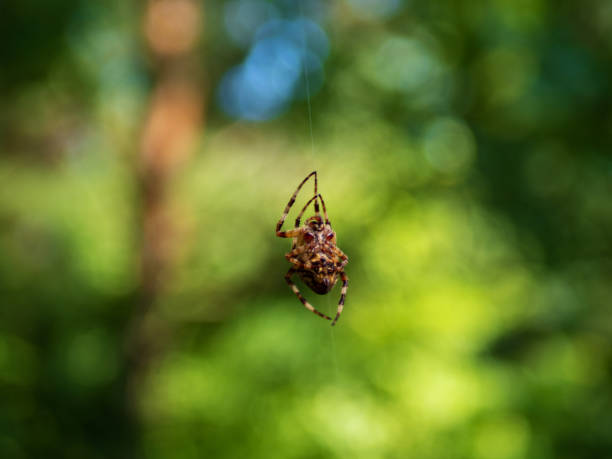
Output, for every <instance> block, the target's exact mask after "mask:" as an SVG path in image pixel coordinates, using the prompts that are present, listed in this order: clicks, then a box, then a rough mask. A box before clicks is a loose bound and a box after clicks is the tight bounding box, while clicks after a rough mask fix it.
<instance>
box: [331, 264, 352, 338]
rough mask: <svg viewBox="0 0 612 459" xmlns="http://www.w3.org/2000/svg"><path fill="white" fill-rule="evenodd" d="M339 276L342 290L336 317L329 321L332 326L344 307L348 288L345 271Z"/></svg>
mask: <svg viewBox="0 0 612 459" xmlns="http://www.w3.org/2000/svg"><path fill="white" fill-rule="evenodd" d="M340 277H341V279H342V292H341V293H340V301H339V302H338V311H337V312H336V317H334V320H333V322H332V323H331V324H332V327H333V326H334V325H335V324H336V322H337V321H338V318H339V317H340V314H342V309H344V298H346V291H347V290H348V277H347V276H346V273H345V272H344V271H342V272H341V273H340Z"/></svg>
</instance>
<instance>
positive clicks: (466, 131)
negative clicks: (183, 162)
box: [0, 0, 612, 459]
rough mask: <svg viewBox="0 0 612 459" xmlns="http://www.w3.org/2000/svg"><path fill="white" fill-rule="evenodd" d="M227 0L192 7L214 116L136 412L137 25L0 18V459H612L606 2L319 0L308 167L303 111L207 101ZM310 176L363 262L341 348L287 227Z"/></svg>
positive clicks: (71, 12) (140, 67)
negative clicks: (293, 280)
mask: <svg viewBox="0 0 612 459" xmlns="http://www.w3.org/2000/svg"><path fill="white" fill-rule="evenodd" d="M225 3H227V2H205V3H204V4H203V5H204V15H205V19H204V24H205V33H204V39H203V43H202V45H201V49H200V51H199V53H200V54H199V57H200V59H201V62H202V64H203V67H204V68H205V69H206V80H207V82H208V84H209V92H210V94H211V95H210V97H208V98H207V106H206V111H207V113H208V119H207V124H206V126H204V127H203V128H202V133H201V142H200V144H199V147H198V151H197V154H196V155H195V156H194V157H193V158H192V159H191V160H190V161H189V163H188V165H187V166H186V167H184V168H183V169H181V171H179V172H178V174H177V176H175V178H174V180H173V182H172V188H171V196H172V199H171V201H172V203H171V210H170V212H171V215H172V217H173V218H172V220H173V222H174V225H175V226H176V228H177V234H180V239H179V240H177V241H176V242H175V243H173V250H174V251H175V254H174V255H175V256H174V260H175V261H174V263H173V266H172V269H170V270H169V273H168V277H167V279H166V280H165V283H164V288H163V290H162V293H161V295H160V297H159V298H158V299H157V303H156V308H155V310H154V313H153V315H152V317H151V319H150V320H151V321H152V322H153V324H154V326H153V329H154V330H158V331H159V335H155V337H154V341H156V342H158V345H159V348H160V352H159V353H158V354H157V355H156V358H155V360H154V362H153V364H152V368H151V369H150V371H149V372H148V374H147V376H146V378H145V379H144V381H141V387H138V388H137V391H136V393H137V394H138V395H137V397H136V400H130V399H129V398H130V394H131V392H130V391H129V390H128V382H129V381H128V380H129V374H130V372H131V371H132V370H131V368H130V365H131V363H130V360H129V359H128V358H126V355H127V351H126V346H128V345H129V343H127V342H126V341H127V338H126V337H127V336H128V334H129V330H130V321H131V318H132V316H133V311H134V305H135V303H136V301H137V297H138V295H139V288H140V287H139V285H140V284H139V273H138V264H139V258H140V255H139V253H138V251H139V245H138V242H137V241H138V237H139V236H138V231H139V228H138V223H137V222H138V215H139V212H140V210H139V205H140V204H139V200H138V197H137V193H136V191H135V189H136V185H135V183H136V181H137V178H136V172H135V168H134V162H135V160H134V158H135V157H136V155H137V151H138V142H139V140H138V139H139V135H140V129H141V126H142V123H143V118H144V115H145V112H146V104H147V97H148V94H149V92H150V87H151V80H152V76H151V70H150V68H149V67H148V63H147V56H146V52H145V51H144V46H143V44H142V38H141V36H140V34H141V15H142V11H141V10H139V6H138V5H135V4H131V2H125V3H124V2H119V1H117V0H113V1H110V0H109V1H105V2H85V1H78V0H53V1H47V2H35V1H24V2H9V4H8V5H5V8H4V12H3V14H2V15H1V19H0V40H1V42H2V46H1V48H0V49H2V53H1V54H0V59H1V61H2V63H3V71H2V72H0V88H1V90H2V94H3V104H2V107H0V120H1V124H0V179H1V180H2V184H3V186H2V188H0V253H1V254H2V256H1V257H0V296H1V298H2V300H1V302H2V304H3V306H2V308H0V317H1V319H0V388H1V391H0V406H1V407H2V409H1V410H0V457H3V458H23V457H75V458H76V457H91V458H97V457H100V458H102V457H147V458H152V459H157V458H160V459H161V458H170V457H171V458H177V459H181V458H185V459H187V458H201V457H215V458H235V457H249V458H256V457H282V458H304V459H305V458H329V457H344V458H368V459H370V458H400V457H401V458H405V457H415V458H442V457H444V458H477V459H518V458H536V459H549V458H550V459H552V458H555V459H558V458H576V457H580V458H598V459H599V458H604V457H610V456H611V455H612V346H611V342H610V338H611V336H612V321H611V318H610V298H612V286H611V285H612V284H611V283H610V278H611V277H610V276H611V275H612V261H611V260H612V258H611V256H612V250H611V249H612V239H611V237H612V236H611V235H612V207H611V206H610V202H609V201H610V196H611V195H612V159H611V157H610V151H611V147H612V138H611V136H612V130H611V129H610V127H611V126H612V112H611V110H610V103H611V101H612V97H611V96H612V94H611V89H612V59H611V57H612V33H611V31H612V8H611V7H610V4H609V2H607V1H605V0H589V1H586V2H575V1H568V0H562V1H552V0H537V1H532V2H517V1H514V2H513V1H508V0H495V1H487V2H485V1H476V2H467V1H466V2H455V1H449V0H444V1H437V2H427V1H412V2H408V1H406V2H401V1H397V2H383V3H384V5H386V6H384V5H383V3H381V4H379V7H376V8H374V7H372V4H369V3H368V2H367V1H351V2H349V1H340V0H338V1H334V2H329V3H327V2H321V3H317V2H310V3H308V4H307V7H308V6H312V8H313V11H316V12H318V13H317V14H319V16H316V17H317V18H318V21H319V23H320V24H321V26H322V28H323V29H324V30H325V31H326V33H327V34H328V38H329V42H330V47H331V54H330V57H329V59H328V61H327V62H326V64H325V84H324V85H323V87H322V89H321V91H320V92H319V93H318V94H317V95H316V96H315V97H313V99H312V115H313V132H314V145H315V146H314V149H311V146H310V137H309V125H308V116H307V113H308V112H307V110H308V108H307V106H306V103H305V102H299V103H295V104H294V105H293V106H292V107H291V108H290V110H289V111H288V112H287V113H285V114H284V115H283V116H280V117H279V118H277V119H275V120H272V121H268V122H266V123H259V124H257V123H245V122H240V121H234V120H231V119H229V118H227V117H226V116H224V115H223V114H222V113H221V112H220V111H219V110H218V109H217V108H216V105H215V102H214V101H215V98H214V96H213V94H214V91H215V88H216V84H218V82H219V80H220V79H221V77H222V75H223V74H224V72H226V71H227V70H228V69H229V68H230V67H231V66H232V65H236V63H237V62H239V60H240V59H242V58H243V55H244V50H242V49H241V48H240V47H239V46H237V45H234V44H232V42H231V41H230V40H229V39H228V35H227V31H226V30H225V29H224V28H223V14H224V11H225V10H224V8H225V7H226V5H225ZM276 3H277V4H278V5H280V6H279V8H280V7H281V6H282V5H285V4H287V3H290V2H276ZM128 4H129V6H128ZM278 5H277V6H278ZM368 5H369V6H368ZM380 5H383V6H384V8H383V7H382V6H380ZM393 5H395V6H393ZM372 8H374V9H372ZM310 12H311V10H310V9H309V8H305V9H304V14H310ZM313 169H317V170H318V171H319V180H320V181H319V184H320V188H321V192H322V193H323V194H324V196H325V200H326V203H327V206H328V209H329V212H330V218H331V220H332V224H333V225H334V228H335V229H336V231H337V234H338V241H339V246H340V247H341V248H342V249H343V250H344V251H345V252H346V253H347V254H348V256H349V258H350V263H349V265H348V267H347V273H348V275H349V277H350V285H349V291H348V296H347V301H346V307H345V310H344V313H343V315H342V317H341V319H340V321H339V323H338V325H337V327H335V328H334V329H330V327H329V323H326V322H324V321H322V320H320V319H319V318H317V317H315V316H314V315H312V314H310V313H308V312H307V311H306V310H304V308H302V307H301V305H300V303H299V301H298V300H297V299H296V298H295V296H294V295H293V294H292V292H291V291H290V289H288V288H287V286H286V284H285V283H284V280H283V275H284V273H285V272H286V270H287V268H288V265H287V263H286V261H285V260H284V258H283V253H285V252H286V251H287V250H288V247H289V243H288V241H286V240H281V239H277V238H275V237H274V233H273V229H274V225H275V223H276V221H277V219H278V218H279V217H280V215H281V212H282V209H283V207H284V205H285V204H286V202H287V200H288V199H289V196H290V194H291V193H292V192H293V190H294V188H295V186H296V185H297V184H298V183H299V181H300V180H301V179H302V178H303V177H304V176H305V175H306V174H307V173H308V172H310V171H311V170H313ZM305 199H306V197H305V196H302V197H301V200H300V201H298V203H297V205H298V206H299V207H301V205H302V204H300V203H304V202H305ZM289 221H291V218H290V219H289ZM302 288H303V289H304V290H305V288H304V287H302ZM305 294H306V296H307V298H309V299H310V300H311V301H312V302H313V304H314V305H315V306H316V307H319V308H321V309H322V310H324V311H327V312H330V311H334V310H335V307H336V301H337V297H338V294H339V292H338V291H334V293H333V294H332V295H329V296H316V295H314V294H313V293H312V292H308V291H306V290H305ZM132 397H133V394H132ZM132 403H133V404H135V405H136V412H137V413H138V415H137V416H134V414H133V409H131V407H130V405H131V404H132Z"/></svg>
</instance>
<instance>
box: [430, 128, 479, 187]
mask: <svg viewBox="0 0 612 459" xmlns="http://www.w3.org/2000/svg"><path fill="white" fill-rule="evenodd" d="M423 151H424V153H425V157H426V158H427V161H428V162H429V163H430V164H431V165H432V166H433V167H434V168H435V169H437V170H438V171H439V172H442V173H445V174H449V175H458V174H461V173H463V172H465V171H466V170H467V169H468V168H469V167H470V165H471V163H472V161H473V160H474V157H475V155H476V142H475V140H474V136H473V134H472V131H471V130H470V128H469V127H468V126H467V125H466V124H465V123H464V122H462V121H461V120H458V119H456V118H438V119H436V120H434V121H433V122H432V123H430V124H429V126H427V128H426V130H425V134H424V136H423Z"/></svg>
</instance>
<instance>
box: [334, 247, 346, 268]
mask: <svg viewBox="0 0 612 459" xmlns="http://www.w3.org/2000/svg"><path fill="white" fill-rule="evenodd" d="M332 251H333V252H334V253H335V254H336V255H337V256H338V257H339V258H340V259H341V260H342V265H341V266H342V268H344V267H345V266H346V264H347V263H348V257H347V256H346V255H345V254H344V252H343V251H342V250H340V249H339V248H338V247H333V248H332Z"/></svg>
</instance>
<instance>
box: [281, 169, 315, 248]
mask: <svg viewBox="0 0 612 459" xmlns="http://www.w3.org/2000/svg"><path fill="white" fill-rule="evenodd" d="M313 175H314V181H315V184H314V188H315V196H316V195H317V171H313V172H311V173H310V174H308V175H307V176H306V178H305V179H304V180H302V183H300V184H299V185H298V187H297V189H296V190H295V192H294V193H293V195H292V196H291V199H289V203H288V204H287V206H286V207H285V211H284V212H283V215H282V216H281V218H280V220H279V221H278V223H277V224H276V233H277V234H278V232H279V231H280V229H281V227H282V226H283V223H284V222H285V219H286V218H287V215H288V214H289V209H291V206H292V205H293V203H294V202H295V198H296V197H297V195H298V193H299V192H300V190H301V189H302V187H303V186H304V184H305V183H306V182H307V181H308V179H309V178H310V177H312V176H313ZM315 212H316V213H319V203H318V202H317V201H315ZM280 237H285V236H280Z"/></svg>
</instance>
